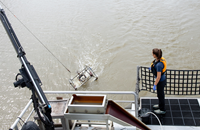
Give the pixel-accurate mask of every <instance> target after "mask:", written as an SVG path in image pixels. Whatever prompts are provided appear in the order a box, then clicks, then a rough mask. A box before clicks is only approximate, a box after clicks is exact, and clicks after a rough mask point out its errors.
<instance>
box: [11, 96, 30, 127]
mask: <svg viewBox="0 0 200 130" xmlns="http://www.w3.org/2000/svg"><path fill="white" fill-rule="evenodd" d="M31 104H32V99H31V100H30V101H29V102H28V103H27V105H26V106H25V108H24V109H23V111H22V112H21V114H20V115H19V116H18V117H17V119H16V120H15V122H14V123H13V125H12V126H11V127H10V129H9V130H13V129H14V128H15V129H17V128H16V126H17V123H18V122H19V121H20V120H21V118H22V116H23V115H24V113H25V112H26V110H27V109H28V108H29V106H30V105H31Z"/></svg>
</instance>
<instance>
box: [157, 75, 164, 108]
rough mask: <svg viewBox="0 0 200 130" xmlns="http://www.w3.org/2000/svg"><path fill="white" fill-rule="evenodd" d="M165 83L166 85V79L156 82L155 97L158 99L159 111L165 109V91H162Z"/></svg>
mask: <svg viewBox="0 0 200 130" xmlns="http://www.w3.org/2000/svg"><path fill="white" fill-rule="evenodd" d="M165 85H166V79H165V80H164V81H161V82H159V83H158V84H157V97H158V101H159V109H160V110H161V111H166V110H165V93H164V87H165Z"/></svg>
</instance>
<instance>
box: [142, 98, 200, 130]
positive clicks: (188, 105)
mask: <svg viewBox="0 0 200 130" xmlns="http://www.w3.org/2000/svg"><path fill="white" fill-rule="evenodd" d="M154 104H158V100H157V99H154V98H149V97H148V98H141V108H147V109H150V111H152V110H153V108H152V106H153V105H154ZM165 104H166V111H167V113H166V114H165V115H163V116H158V117H159V119H160V121H161V123H162V125H164V126H165V125H170V126H174V125H176V126H200V100H199V99H165ZM146 124H148V125H159V122H158V120H157V119H156V117H155V116H153V115H152V114H151V115H150V118H149V122H148V123H146ZM199 129H200V128H199Z"/></svg>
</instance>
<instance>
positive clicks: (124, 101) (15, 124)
mask: <svg viewBox="0 0 200 130" xmlns="http://www.w3.org/2000/svg"><path fill="white" fill-rule="evenodd" d="M44 93H45V94H115V95H134V98H135V100H130V101H128V100H114V101H115V102H123V103H135V117H136V118H138V108H139V107H138V94H137V93H136V92H133V91H44ZM31 104H32V99H31V100H30V101H29V102H28V104H27V105H26V107H25V108H24V109H23V111H22V112H21V114H20V115H19V116H18V118H17V119H16V120H15V122H14V123H13V125H12V126H11V127H10V129H9V130H14V129H15V130H18V127H17V124H18V123H19V121H20V120H21V118H22V117H23V115H24V114H25V112H26V111H27V109H28V108H29V106H30V105H31ZM32 113H33V111H32V112H31V113H30V114H29V116H28V118H27V119H26V121H27V120H28V119H29V117H30V116H31V114H32ZM26 121H25V122H26Z"/></svg>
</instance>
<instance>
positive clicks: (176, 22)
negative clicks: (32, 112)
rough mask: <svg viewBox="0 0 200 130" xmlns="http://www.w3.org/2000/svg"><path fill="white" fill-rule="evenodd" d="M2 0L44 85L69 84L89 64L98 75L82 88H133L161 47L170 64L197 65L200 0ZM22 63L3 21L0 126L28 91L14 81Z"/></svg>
mask: <svg viewBox="0 0 200 130" xmlns="http://www.w3.org/2000/svg"><path fill="white" fill-rule="evenodd" d="M0 5H1V6H2V8H3V9H4V10H5V12H6V14H7V17H8V19H9V21H10V23H11V24H12V27H13V28H14V30H15V33H16V35H17V36H18V39H19V41H20V43H21V44H22V46H23V48H24V50H25V52H26V57H27V59H28V60H29V62H30V63H31V64H32V65H34V67H35V69H36V71H37V73H38V75H39V77H40V79H41V81H42V83H43V85H42V88H43V90H50V91H52V90H57V91H74V89H73V88H72V87H71V86H70V85H69V82H68V80H69V78H70V77H73V76H74V75H75V74H76V71H77V70H81V69H83V67H84V65H88V66H90V67H91V68H92V69H93V70H94V71H95V73H96V74H97V75H98V77H99V79H98V81H95V82H89V83H88V84H86V85H84V86H83V87H81V88H80V89H79V91H134V90H135V83H136V71H137V70H136V68H137V66H138V65H141V66H149V65H150V62H151V61H152V60H153V57H152V54H151V51H152V49H153V48H161V49H162V51H163V56H164V57H165V58H166V59H167V62H168V69H199V68H200V67H199V65H200V59H199V55H200V51H199V48H200V31H199V30H200V1H199V0H192V1H191V0H163V1H160V0H147V1H143V0H42V1H41V0H34V1H30V0H1V1H0ZM24 26H26V27H24ZM26 28H28V30H29V31H28V30H27V29H26ZM30 31H31V32H32V34H31V33H30ZM33 34H34V35H35V37H37V39H36V38H35V37H34V36H33ZM52 54H53V55H52ZM55 57H56V58H57V59H58V60H59V61H61V62H62V64H63V65H64V66H65V67H66V68H68V69H69V70H70V71H71V75H70V73H69V72H68V71H67V70H66V69H65V67H63V65H62V64H61V63H60V62H59V61H58V60H57V59H56V58H55ZM20 67H21V64H20V62H19V60H18V59H17V56H16V52H15V50H14V48H13V46H12V44H11V42H10V40H9V38H8V36H7V34H6V32H5V30H4V27H3V25H2V24H0V83H1V84H0V98H1V100H0V104H1V105H0V114H1V116H0V124H1V125H0V129H2V130H6V129H8V128H9V127H10V126H11V124H12V123H13V122H14V120H15V119H16V117H17V116H18V115H19V114H20V112H21V109H22V108H23V107H24V106H25V104H26V103H27V102H28V100H29V98H30V95H31V92H30V91H29V90H28V89H27V88H23V89H19V88H14V86H13V82H14V79H15V75H16V74H17V73H18V70H19V69H20ZM142 96H156V95H155V94H149V93H143V94H142ZM48 98H49V99H51V97H48ZM112 98H116V97H114V96H113V97H112ZM120 98H121V99H127V98H128V97H127V96H126V95H124V96H120Z"/></svg>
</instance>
